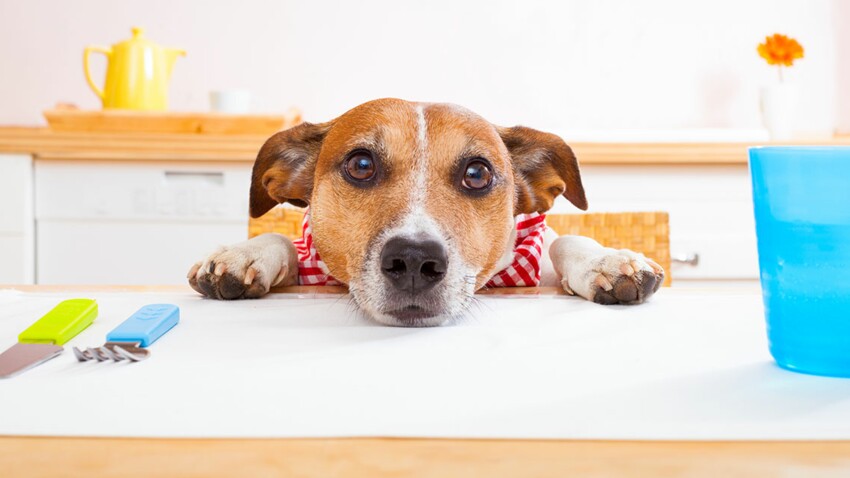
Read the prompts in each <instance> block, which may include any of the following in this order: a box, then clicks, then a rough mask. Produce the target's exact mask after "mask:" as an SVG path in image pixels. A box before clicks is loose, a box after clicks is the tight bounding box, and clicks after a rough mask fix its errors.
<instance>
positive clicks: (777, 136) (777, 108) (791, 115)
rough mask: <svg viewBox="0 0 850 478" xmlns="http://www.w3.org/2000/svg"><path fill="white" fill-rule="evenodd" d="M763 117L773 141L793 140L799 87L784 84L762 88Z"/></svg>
mask: <svg viewBox="0 0 850 478" xmlns="http://www.w3.org/2000/svg"><path fill="white" fill-rule="evenodd" d="M761 117H762V120H763V121H764V126H765V128H767V131H768V133H769V134H770V139H771V140H773V141H788V140H789V139H792V137H793V136H794V126H795V120H796V118H797V87H796V86H794V85H787V84H784V83H780V84H778V85H771V86H765V87H762V89H761Z"/></svg>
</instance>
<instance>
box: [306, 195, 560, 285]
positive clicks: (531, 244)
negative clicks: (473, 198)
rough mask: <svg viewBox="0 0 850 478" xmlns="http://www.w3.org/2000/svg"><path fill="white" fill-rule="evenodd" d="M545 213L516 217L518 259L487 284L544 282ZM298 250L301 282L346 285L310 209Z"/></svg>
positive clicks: (515, 250)
mask: <svg viewBox="0 0 850 478" xmlns="http://www.w3.org/2000/svg"><path fill="white" fill-rule="evenodd" d="M545 230H546V216H545V215H544V214H538V213H533V214H520V215H519V216H517V217H516V242H514V260H513V262H511V265H509V266H508V267H506V268H504V269H502V270H501V271H499V272H498V273H497V274H496V275H494V276H493V277H492V278H491V279H490V280H489V281H488V282H487V285H486V287H534V286H536V285H538V284H539V283H540V256H541V254H542V253H543V233H544V232H545ZM294 244H295V248H296V249H297V251H298V283H299V284H300V285H342V283H341V282H339V281H338V280H336V279H334V278H333V276H331V275H330V274H329V271H328V268H327V266H325V263H324V262H322V259H321V257H319V252H318V251H317V250H316V246H315V245H314V244H313V228H312V227H311V226H310V210H309V209H308V210H307V211H306V212H305V213H304V222H303V224H302V226H301V239H297V240H295V241H294Z"/></svg>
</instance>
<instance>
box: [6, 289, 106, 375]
mask: <svg viewBox="0 0 850 478" xmlns="http://www.w3.org/2000/svg"><path fill="white" fill-rule="evenodd" d="M96 317H97V302H95V301H94V300H93V299H68V300H65V301H62V302H60V303H59V304H58V305H57V306H56V307H54V308H53V309H52V310H51V311H50V312H48V313H46V314H44V316H43V317H42V318H40V319H38V320H37V321H36V322H35V323H34V324H32V325H30V326H29V327H28V328H27V329H26V330H24V331H23V332H21V334H20V335H18V343H16V344H15V345H13V346H11V347H9V349H8V350H6V351H5V352H3V353H2V354H0V378H9V377H12V376H14V375H17V374H19V373H21V372H24V371H26V370H29V369H31V368H33V367H36V366H38V365H40V364H42V363H44V362H46V361H48V360H50V359H52V358H53V357H56V356H58V355H59V354H61V353H62V351H63V350H64V349H63V348H62V345H63V344H64V343H65V342H67V341H69V340H71V339H72V338H74V337H75V336H76V335H77V334H79V333H80V332H82V331H83V330H85V329H86V327H88V326H89V325H91V323H92V322H94V319H95V318H96Z"/></svg>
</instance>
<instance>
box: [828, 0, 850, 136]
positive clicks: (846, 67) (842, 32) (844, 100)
mask: <svg viewBox="0 0 850 478" xmlns="http://www.w3.org/2000/svg"><path fill="white" fill-rule="evenodd" d="M833 4H834V6H833V8H834V9H835V13H834V15H833V17H832V18H833V20H834V24H835V27H834V28H835V39H836V43H837V45H838V49H837V51H836V55H835V56H836V65H837V72H836V88H835V91H836V94H837V95H836V96H837V97H836V101H835V104H836V117H835V127H836V130H837V131H838V132H839V133H841V134H850V2H848V1H846V0H833Z"/></svg>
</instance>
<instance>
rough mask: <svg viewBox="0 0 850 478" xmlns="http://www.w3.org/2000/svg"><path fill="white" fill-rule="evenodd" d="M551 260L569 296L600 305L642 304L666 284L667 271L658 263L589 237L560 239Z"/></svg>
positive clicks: (550, 254) (551, 249) (553, 250)
mask: <svg viewBox="0 0 850 478" xmlns="http://www.w3.org/2000/svg"><path fill="white" fill-rule="evenodd" d="M549 257H550V258H551V259H552V265H553V266H554V268H555V272H556V273H557V274H558V276H559V277H560V279H561V286H563V288H564V290H565V291H567V293H569V294H577V295H579V296H581V297H584V298H585V299H587V300H591V301H593V302H596V303H598V304H606V305H608V304H640V303H642V302H644V301H645V300H646V299H648V298H649V297H651V296H652V295H653V294H654V293H655V292H656V291H657V290H658V288H659V287H661V284H662V283H663V282H664V269H663V268H662V267H661V266H659V265H658V264H657V263H655V261H652V260H650V259H647V258H646V257H644V255H643V254H639V253H637V252H633V251H630V250H628V249H619V250H617V249H611V248H610V247H603V246H602V245H601V244H599V243H598V242H596V241H594V240H593V239H591V238H589V237H582V236H561V237H559V238H558V239H556V240H555V242H553V243H552V246H551V247H550V248H549Z"/></svg>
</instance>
